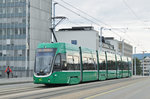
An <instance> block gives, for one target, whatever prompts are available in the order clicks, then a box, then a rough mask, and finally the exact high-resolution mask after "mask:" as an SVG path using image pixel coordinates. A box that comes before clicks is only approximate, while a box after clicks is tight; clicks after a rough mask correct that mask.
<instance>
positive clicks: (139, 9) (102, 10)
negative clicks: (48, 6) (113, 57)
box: [55, 0, 150, 53]
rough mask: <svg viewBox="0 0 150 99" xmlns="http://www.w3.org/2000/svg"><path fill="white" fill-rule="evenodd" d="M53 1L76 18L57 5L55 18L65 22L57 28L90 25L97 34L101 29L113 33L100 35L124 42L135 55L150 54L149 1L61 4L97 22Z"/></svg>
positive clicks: (68, 0) (90, 0)
mask: <svg viewBox="0 0 150 99" xmlns="http://www.w3.org/2000/svg"><path fill="white" fill-rule="evenodd" d="M55 1H57V2H58V3H59V4H61V5H63V6H64V7H66V8H69V9H70V10H72V11H74V12H76V13H77V14H78V15H76V14H74V13H72V12H71V11H69V10H68V9H66V8H64V7H62V6H61V5H57V6H56V16H65V17H67V18H68V19H67V20H65V21H64V22H63V23H62V24H61V25H59V27H58V28H62V27H72V26H80V25H81V26H84V25H86V26H87V25H92V26H94V27H95V29H96V30H97V31H99V28H100V27H101V26H103V27H106V28H111V29H112V31H113V32H112V31H108V30H103V35H104V36H109V37H110V36H114V37H115V38H116V39H118V40H122V39H125V41H126V42H128V43H130V44H132V45H133V46H134V47H137V53H141V52H142V51H147V52H148V53H150V26H149V24H150V6H149V5H150V0H63V1H65V2H66V3H69V4H71V5H72V6H73V7H76V8H78V9H80V10H82V11H84V12H86V13H87V14H88V15H90V16H92V17H94V18H96V19H97V20H94V19H93V18H91V17H89V16H87V15H85V14H83V13H81V12H79V11H78V10H76V9H74V8H73V7H71V6H69V5H68V4H66V3H65V2H63V1H62V0H55ZM82 17H85V18H87V19H89V20H91V21H94V22H90V21H87V20H86V19H85V18H82ZM95 23H96V24H95ZM97 24H99V25H97ZM114 32H115V33H114ZM116 33H117V34H118V35H120V36H121V37H120V36H118V35H116Z"/></svg>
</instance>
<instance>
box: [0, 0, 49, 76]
mask: <svg viewBox="0 0 150 99" xmlns="http://www.w3.org/2000/svg"><path fill="white" fill-rule="evenodd" d="M49 18H51V0H0V76H1V77H5V73H4V70H5V69H6V67H7V66H10V68H11V69H12V70H13V76H20V77H21V76H27V75H28V76H31V75H32V71H33V67H34V58H35V49H36V47H37V45H38V44H39V43H42V42H50V38H51V33H50V30H49V27H51V22H50V21H49V20H48V19H49Z"/></svg>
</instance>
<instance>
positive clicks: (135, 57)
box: [134, 47, 136, 76]
mask: <svg viewBox="0 0 150 99" xmlns="http://www.w3.org/2000/svg"><path fill="white" fill-rule="evenodd" d="M134 54H136V47H135V48H134ZM134 75H135V76H136V56H134Z"/></svg>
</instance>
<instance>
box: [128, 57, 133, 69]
mask: <svg viewBox="0 0 150 99" xmlns="http://www.w3.org/2000/svg"><path fill="white" fill-rule="evenodd" d="M128 62H129V63H128V64H129V70H131V69H132V60H131V58H128Z"/></svg>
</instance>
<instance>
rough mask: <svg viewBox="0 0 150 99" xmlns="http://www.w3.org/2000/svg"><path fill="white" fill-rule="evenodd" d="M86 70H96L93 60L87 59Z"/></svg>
mask: <svg viewBox="0 0 150 99" xmlns="http://www.w3.org/2000/svg"><path fill="white" fill-rule="evenodd" d="M87 69H88V70H96V64H95V62H94V58H88V65H87Z"/></svg>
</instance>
